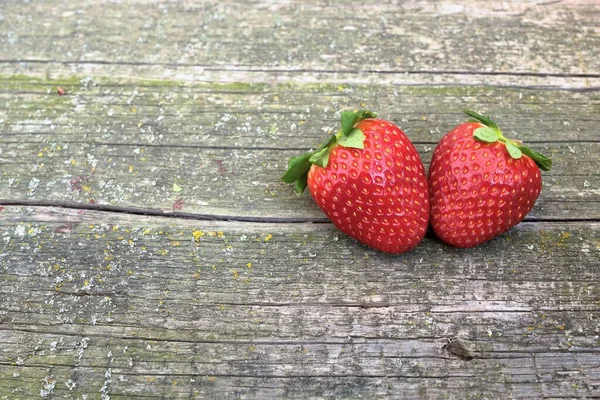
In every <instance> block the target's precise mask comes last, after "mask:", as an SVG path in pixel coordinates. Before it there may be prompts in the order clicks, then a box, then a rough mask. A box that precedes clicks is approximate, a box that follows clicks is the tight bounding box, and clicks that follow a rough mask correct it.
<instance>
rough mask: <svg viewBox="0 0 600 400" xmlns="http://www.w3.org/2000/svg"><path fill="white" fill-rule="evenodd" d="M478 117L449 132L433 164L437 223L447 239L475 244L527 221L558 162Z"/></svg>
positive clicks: (432, 191) (431, 188)
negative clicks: (543, 175) (544, 174)
mask: <svg viewBox="0 0 600 400" xmlns="http://www.w3.org/2000/svg"><path fill="white" fill-rule="evenodd" d="M465 112H466V113H467V114H468V115H470V116H471V117H473V118H475V120H471V122H467V123H465V124H462V125H459V126H457V127H456V128H454V130H452V131H451V132H449V133H448V134H446V136H444V137H443V138H442V140H441V142H440V143H439V144H438V145H437V147H436V149H435V152H434V153H433V159H432V160H431V167H430V168H429V193H430V196H431V226H432V228H433V231H434V232H435V234H436V235H437V236H438V237H439V238H440V239H441V240H442V241H443V242H445V243H447V244H450V245H452V246H456V247H473V246H477V245H478V244H481V243H483V242H486V241H488V240H490V239H492V238H494V237H496V236H498V235H500V234H502V233H504V232H506V231H507V230H509V229H510V228H512V227H513V226H515V225H516V224H518V223H519V222H521V221H522V220H523V218H524V217H525V215H527V213H528V212H529V211H531V209H532V208H533V205H534V203H535V201H536V199H537V198H538V196H539V195H540V192H541V190H542V178H541V174H540V168H541V169H543V170H544V171H548V170H550V168H551V167H552V161H551V160H550V159H549V158H547V157H545V156H544V155H542V154H540V153H537V152H535V151H533V150H530V149H529V148H527V147H525V146H523V145H522V144H521V143H520V142H516V141H513V140H510V139H507V138H505V137H504V136H503V135H502V132H501V131H500V129H499V128H498V125H496V123H495V122H494V121H492V120H491V119H489V118H487V117H484V116H482V115H479V114H477V113H475V112H473V111H468V110H467V111H465Z"/></svg>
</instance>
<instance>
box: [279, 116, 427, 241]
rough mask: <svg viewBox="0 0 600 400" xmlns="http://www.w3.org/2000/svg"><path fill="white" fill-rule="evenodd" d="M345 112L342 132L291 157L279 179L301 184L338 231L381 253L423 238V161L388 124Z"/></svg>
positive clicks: (424, 182)
mask: <svg viewBox="0 0 600 400" xmlns="http://www.w3.org/2000/svg"><path fill="white" fill-rule="evenodd" d="M375 117H376V115H375V114H373V113H371V112H370V111H357V112H351V111H345V112H343V113H342V129H341V130H340V131H339V132H338V133H337V134H335V135H333V136H332V137H331V139H330V140H329V141H327V142H326V143H324V144H323V145H321V146H320V147H319V148H318V149H317V150H316V151H314V152H309V153H305V154H303V155H301V156H298V157H292V158H291V159H290V162H289V167H288V170H287V172H286V173H285V175H283V177H282V180H283V181H284V182H287V183H295V185H296V191H297V192H299V193H302V192H303V191H304V189H305V188H306V186H307V185H308V188H309V190H310V193H311V194H312V196H313V198H314V199H315V201H316V202H317V204H318V205H319V207H321V209H322V210H323V212H324V213H325V214H327V216H328V217H329V219H331V220H332V221H333V223H334V224H335V226H337V227H338V228H339V229H340V230H341V231H342V232H344V233H346V234H347V235H349V236H352V237H353V238H356V239H358V240H359V241H360V242H362V243H364V244H366V245H368V246H370V247H373V248H375V249H378V250H381V251H384V252H386V253H402V252H405V251H408V250H410V249H412V248H413V247H415V246H416V245H417V244H418V243H419V242H420V241H421V240H422V239H423V237H424V236H425V231H426V230H427V223H428V219H429V195H428V193H427V178H426V176H425V169H424V167H423V163H422V162H421V159H420V158H419V154H418V153H417V151H416V150H415V148H414V146H413V144H412V143H411V142H410V140H409V139H408V138H407V137H406V135H405V134H404V133H403V132H402V131H401V130H400V129H399V128H398V127H397V126H395V125H394V124H392V123H390V122H388V121H383V120H379V119H373V118H375Z"/></svg>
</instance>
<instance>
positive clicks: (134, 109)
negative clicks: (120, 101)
mask: <svg viewBox="0 0 600 400" xmlns="http://www.w3.org/2000/svg"><path fill="white" fill-rule="evenodd" d="M131 112H132V113H134V114H135V113H136V112H137V107H136V106H133V107H131Z"/></svg>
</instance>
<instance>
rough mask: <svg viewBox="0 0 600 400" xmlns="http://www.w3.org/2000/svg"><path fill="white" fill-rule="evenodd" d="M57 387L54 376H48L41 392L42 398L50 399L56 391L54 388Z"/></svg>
mask: <svg viewBox="0 0 600 400" xmlns="http://www.w3.org/2000/svg"><path fill="white" fill-rule="evenodd" d="M55 386H56V382H55V381H54V379H52V376H47V377H45V378H44V387H43V388H42V390H40V396H42V397H43V398H44V399H45V398H47V397H49V396H50V395H51V394H52V392H53V391H54V387H55Z"/></svg>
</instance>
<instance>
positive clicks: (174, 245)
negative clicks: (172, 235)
mask: <svg viewBox="0 0 600 400" xmlns="http://www.w3.org/2000/svg"><path fill="white" fill-rule="evenodd" d="M171 246H173V247H179V246H181V243H180V242H178V241H174V242H171Z"/></svg>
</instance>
